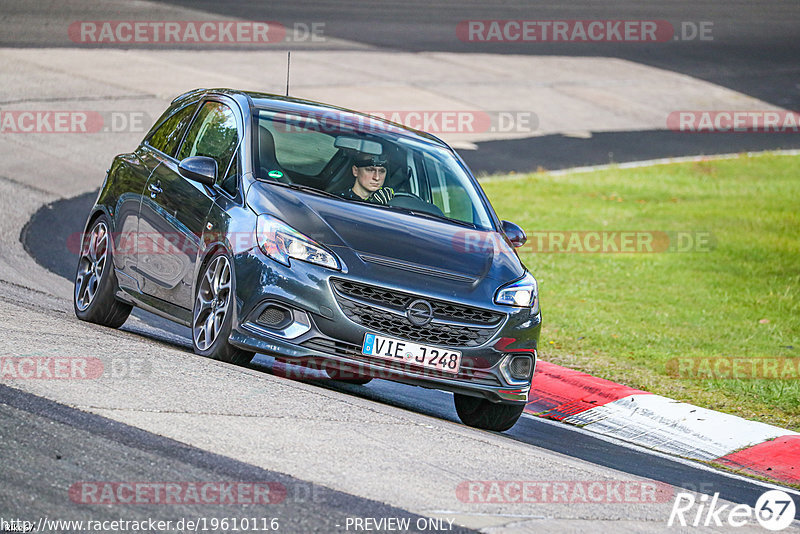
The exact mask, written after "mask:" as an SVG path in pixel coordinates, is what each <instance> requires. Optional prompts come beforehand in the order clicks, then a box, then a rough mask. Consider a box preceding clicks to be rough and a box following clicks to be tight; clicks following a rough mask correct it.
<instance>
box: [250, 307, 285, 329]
mask: <svg viewBox="0 0 800 534" xmlns="http://www.w3.org/2000/svg"><path fill="white" fill-rule="evenodd" d="M291 320H292V313H291V312H290V311H289V310H287V309H286V308H283V307H281V306H276V305H274V304H270V305H269V306H267V307H266V308H264V311H262V312H261V315H259V316H258V319H257V320H256V322H257V323H258V324H261V325H264V326H268V327H270V328H282V327H284V326H286V325H288V324H289V322H290V321H291Z"/></svg>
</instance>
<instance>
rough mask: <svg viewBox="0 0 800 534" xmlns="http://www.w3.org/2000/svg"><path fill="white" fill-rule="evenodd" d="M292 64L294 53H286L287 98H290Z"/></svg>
mask: <svg viewBox="0 0 800 534" xmlns="http://www.w3.org/2000/svg"><path fill="white" fill-rule="evenodd" d="M291 64H292V51H291V50H290V51H288V52H286V96H289V66H290V65H291Z"/></svg>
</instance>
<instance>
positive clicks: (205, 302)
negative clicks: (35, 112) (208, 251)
mask: <svg viewBox="0 0 800 534" xmlns="http://www.w3.org/2000/svg"><path fill="white" fill-rule="evenodd" d="M234 279H235V277H234V275H233V264H232V262H231V260H230V259H229V258H228V256H227V255H226V254H225V253H224V252H222V251H217V252H216V253H215V254H214V255H213V256H211V258H210V259H209V260H208V261H207V262H206V263H205V265H203V269H202V270H201V272H200V278H198V280H197V290H196V292H195V298H194V305H193V308H192V346H193V347H194V352H195V354H199V355H201V356H205V357H207V358H213V359H214V360H220V361H223V362H228V363H233V364H236V365H247V364H249V363H250V361H251V360H252V359H253V353H252V352H249V351H246V350H242V349H240V348H238V347H234V346H233V345H231V344H230V343H229V342H228V337H229V336H230V335H231V327H232V324H233V311H232V307H233V306H235V305H236V304H235V298H234V295H235V286H234V281H235V280H234ZM218 317H219V319H217V318H218ZM209 318H210V319H209ZM209 329H210V331H209Z"/></svg>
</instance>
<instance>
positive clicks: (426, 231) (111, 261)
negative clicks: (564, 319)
mask: <svg viewBox="0 0 800 534" xmlns="http://www.w3.org/2000/svg"><path fill="white" fill-rule="evenodd" d="M364 161H366V162H367V165H373V164H374V166H376V167H379V168H378V169H377V170H379V171H381V172H385V178H384V182H383V183H382V184H381V186H382V187H381V190H382V191H383V192H384V193H385V194H383V195H381V199H382V200H381V202H375V201H373V200H374V199H372V198H370V199H368V200H362V199H361V198H360V197H358V196H356V195H354V194H353V192H352V188H353V187H354V185H355V183H354V182H355V176H356V171H357V170H358V169H359V166H363V165H364V164H363V162H364ZM373 170H374V169H373ZM377 196H378V195H376V198H377ZM525 239H526V238H525V233H524V232H523V231H522V229H521V228H519V227H518V226H517V225H515V224H513V223H510V222H507V221H500V220H499V219H498V218H497V215H496V214H495V212H494V210H493V209H492V206H491V204H490V203H489V201H488V199H487V198H486V195H485V194H484V192H483V190H482V189H481V187H480V185H479V184H478V182H477V180H476V179H475V178H474V177H473V176H472V174H471V173H470V171H469V169H468V168H467V166H466V165H465V164H464V162H463V161H462V160H461V159H460V158H459V156H458V155H457V154H456V153H455V151H453V149H452V148H450V147H449V146H448V145H447V144H445V143H444V142H443V141H441V140H439V139H437V138H436V137H434V136H432V135H429V134H426V133H423V132H419V131H415V130H411V129H408V128H405V127H403V126H400V125H398V124H395V123H391V122H387V121H383V120H380V119H376V118H373V117H370V116H368V115H364V114H360V113H357V112H354V111H350V110H346V109H342V108H338V107H333V106H328V105H324V104H320V103H317V102H310V101H305V100H299V99H294V98H285V97H281V96H276V95H270V94H261V93H252V92H242V91H232V90H195V91H191V92H189V93H186V94H183V95H181V96H179V97H178V98H176V99H175V100H174V101H173V102H172V104H171V106H170V107H169V109H167V111H166V112H165V113H164V114H163V115H162V116H161V117H160V118H159V119H158V120H157V121H156V123H155V125H154V126H153V128H152V129H151V130H150V132H148V133H147V135H146V136H145V138H144V140H143V141H142V143H141V144H140V145H139V146H138V147H137V148H136V150H134V151H133V152H131V153H129V154H121V155H118V156H117V157H116V158H114V160H113V162H112V164H111V167H110V169H109V170H108V173H107V175H106V178H105V182H104V183H103V185H102V188H101V189H100V193H99V195H98V197H97V200H96V202H95V204H94V206H93V207H92V209H91V212H90V213H89V217H88V220H87V223H86V227H85V231H84V235H83V240H82V245H81V252H80V259H79V264H78V269H77V273H76V276H75V292H74V306H75V313H76V314H77V316H78V317H79V318H80V319H82V320H85V321H91V322H94V323H97V324H101V325H105V326H109V327H115V328H116V327H119V326H121V325H122V324H123V323H124V322H125V320H126V319H127V317H128V315H129V314H130V312H131V309H132V307H133V306H138V307H141V308H143V309H146V310H149V311H151V312H154V313H157V314H159V315H161V316H164V317H166V318H168V319H171V320H173V321H175V322H177V323H180V324H183V325H186V326H188V327H190V328H191V331H192V343H193V345H194V350H195V352H196V353H197V354H201V355H204V356H208V357H211V358H215V359H219V360H223V361H226V362H232V363H237V364H246V363H248V362H250V360H251V358H252V357H253V355H254V353H256V352H258V353H262V354H266V355H269V356H273V357H275V358H276V359H278V360H281V361H286V362H289V363H294V364H300V365H306V366H310V365H320V367H318V369H324V370H325V371H327V373H328V374H329V376H330V377H331V378H334V379H338V380H350V381H351V382H356V383H358V384H365V383H367V382H368V381H369V380H371V379H372V378H376V377H377V378H383V379H389V380H394V381H397V382H402V383H406V384H412V385H416V386H423V387H427V388H436V389H440V390H444V391H449V392H452V393H453V395H454V399H455V407H456V411H457V413H458V416H459V417H460V419H461V420H462V421H463V422H464V423H465V424H467V425H470V426H474V427H478V428H483V429H489V430H496V431H503V430H507V429H509V428H511V427H512V426H513V425H514V423H515V422H516V421H517V420H518V419H519V417H520V415H521V413H522V411H523V408H524V406H525V402H526V400H527V395H528V392H529V389H530V385H531V379H532V377H533V374H534V370H535V366H536V358H537V352H536V351H537V341H538V337H539V331H540V329H541V313H540V311H539V295H538V287H537V283H536V280H535V279H534V277H533V276H532V275H531V273H530V272H528V271H527V270H526V268H525V266H524V265H523V264H522V263H521V261H520V259H519V257H518V255H517V253H516V251H515V247H519V246H521V245H522V244H523V243H524V242H525Z"/></svg>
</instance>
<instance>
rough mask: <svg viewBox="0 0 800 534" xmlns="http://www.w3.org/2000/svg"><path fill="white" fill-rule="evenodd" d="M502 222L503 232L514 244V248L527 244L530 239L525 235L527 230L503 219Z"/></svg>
mask: <svg viewBox="0 0 800 534" xmlns="http://www.w3.org/2000/svg"><path fill="white" fill-rule="evenodd" d="M502 223H503V233H504V234H506V237H508V240H509V241H511V244H512V245H514V248H519V247H521V246H522V245H524V244H525V242H526V241H527V240H528V236H527V235H525V230H523V229H522V228H520V227H519V226H517V225H516V224H514V223H512V222H508V221H502Z"/></svg>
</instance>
